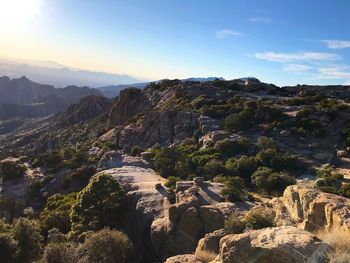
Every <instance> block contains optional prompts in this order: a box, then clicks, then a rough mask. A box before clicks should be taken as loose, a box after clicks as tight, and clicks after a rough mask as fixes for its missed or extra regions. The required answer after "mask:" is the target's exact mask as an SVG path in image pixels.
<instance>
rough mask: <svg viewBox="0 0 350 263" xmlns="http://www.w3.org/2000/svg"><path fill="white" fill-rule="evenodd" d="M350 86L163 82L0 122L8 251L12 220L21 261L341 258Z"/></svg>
mask: <svg viewBox="0 0 350 263" xmlns="http://www.w3.org/2000/svg"><path fill="white" fill-rule="evenodd" d="M349 91H350V87H348V86H329V87H320V86H296V87H277V86H275V85H272V84H266V83H262V82H260V81H259V80H257V79H237V80H231V81H224V80H221V79H215V80H213V81H206V82H197V81H179V80H164V81H161V82H159V83H150V84H149V85H147V87H146V88H145V89H143V90H141V89H137V88H127V89H125V90H123V91H121V92H120V94H119V96H118V97H117V98H115V99H114V100H110V99H107V98H104V97H101V96H90V97H87V98H83V99H81V100H80V102H79V103H78V104H75V105H71V106H69V107H68V108H67V110H66V111H65V112H63V113H59V114H56V115H53V116H49V117H45V118H39V119H32V120H31V121H28V122H26V121H25V122H23V120H22V119H21V118H17V119H13V120H11V121H3V122H1V123H0V132H1V131H2V135H0V140H1V142H2V143H1V145H0V157H1V158H0V159H2V161H0V177H1V179H2V180H1V188H0V195H1V196H0V201H1V202H0V212H1V213H2V217H3V218H4V221H3V222H2V223H3V224H4V226H6V227H3V229H4V230H1V231H2V232H1V233H2V235H4V236H6V238H5V237H4V238H5V240H6V242H7V243H6V244H8V246H9V247H10V248H11V249H12V250H11V249H10V250H9V252H8V254H7V256H8V258H9V260H8V261H7V262H12V261H13V260H17V259H18V258H17V257H18V253H20V252H21V251H24V249H23V247H22V246H24V245H23V244H22V243H21V242H20V238H19V236H18V234H17V233H18V231H19V230H20V229H21V228H27V229H29V230H28V232H27V233H31V235H30V236H37V237H38V238H37V240H39V241H40V242H39V241H38V242H32V243H31V247H30V249H31V250H30V251H36V253H34V252H33V253H27V252H21V253H22V254H21V255H22V256H23V260H27V261H28V262H34V261H35V260H43V261H44V262H52V261H50V258H55V259H59V260H60V261H59V262H66V261H68V262H146V263H147V262H167V263H175V262H193V263H194V262H196V263H206V262H213V263H219V262H224V263H226V262H227V263H229V262H243V263H245V262H247V263H248V262H253V261H254V262H263V263H264V262H266V263H267V262H269V263H279V262H282V261H283V262H291V263H292V262H293V263H294V262H298V263H299V262H300V263H302V262H348V261H346V260H348V259H349V258H350V257H349V255H350V251H349V247H350V238H349V226H350V223H349V222H350V221H349V218H350V201H349V199H348V198H350V183H349V180H350V158H349V152H350V126H349V120H350V105H349V101H350V92H349ZM18 218H21V219H18ZM106 228H107V229H106ZM28 238H29V237H28ZM0 239H1V237H0ZM4 242H5V241H4ZM11 244H12V246H11ZM13 244H16V245H13ZM11 251H12V252H11ZM25 251H28V250H25ZM92 251H93V253H92ZM341 260H343V261H341ZM344 260H345V261H344Z"/></svg>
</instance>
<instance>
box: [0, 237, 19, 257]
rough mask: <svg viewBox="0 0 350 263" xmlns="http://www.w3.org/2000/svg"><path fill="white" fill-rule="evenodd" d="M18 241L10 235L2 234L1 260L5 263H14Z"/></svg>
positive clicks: (0, 241) (0, 243)
mask: <svg viewBox="0 0 350 263" xmlns="http://www.w3.org/2000/svg"><path fill="white" fill-rule="evenodd" d="M16 249H17V243H16V241H15V240H14V239H13V238H12V237H11V235H10V234H8V233H0V259H1V262H3V263H12V262H14V258H15V252H16Z"/></svg>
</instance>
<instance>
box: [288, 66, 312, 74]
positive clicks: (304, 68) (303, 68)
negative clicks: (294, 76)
mask: <svg viewBox="0 0 350 263" xmlns="http://www.w3.org/2000/svg"><path fill="white" fill-rule="evenodd" d="M311 69H312V67H311V66H307V65H302V64H287V65H285V66H284V67H283V70H284V71H290V72H306V71H309V70H311Z"/></svg>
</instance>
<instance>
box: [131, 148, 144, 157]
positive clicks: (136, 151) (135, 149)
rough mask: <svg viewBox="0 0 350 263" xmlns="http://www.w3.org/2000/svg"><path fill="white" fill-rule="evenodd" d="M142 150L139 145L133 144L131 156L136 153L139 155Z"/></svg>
mask: <svg viewBox="0 0 350 263" xmlns="http://www.w3.org/2000/svg"><path fill="white" fill-rule="evenodd" d="M143 151H144V150H143V149H142V148H141V147H139V146H133V147H132V148H131V152H130V154H131V156H137V155H140V154H141V153H142V152H143Z"/></svg>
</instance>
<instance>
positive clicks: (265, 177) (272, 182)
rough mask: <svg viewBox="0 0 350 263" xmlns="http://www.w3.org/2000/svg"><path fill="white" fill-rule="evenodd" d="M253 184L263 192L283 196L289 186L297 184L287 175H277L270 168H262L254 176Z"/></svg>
mask: <svg viewBox="0 0 350 263" xmlns="http://www.w3.org/2000/svg"><path fill="white" fill-rule="evenodd" d="M252 184H253V185H255V186H256V187H257V188H258V190H259V191H261V192H264V193H267V194H274V195H282V194H283V191H284V190H285V188H286V187H287V186H289V185H293V184H296V180H295V178H294V177H292V176H289V175H287V174H285V173H276V172H274V171H273V170H272V169H270V168H267V167H260V168H259V169H258V170H257V171H255V172H254V173H253V175H252Z"/></svg>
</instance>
